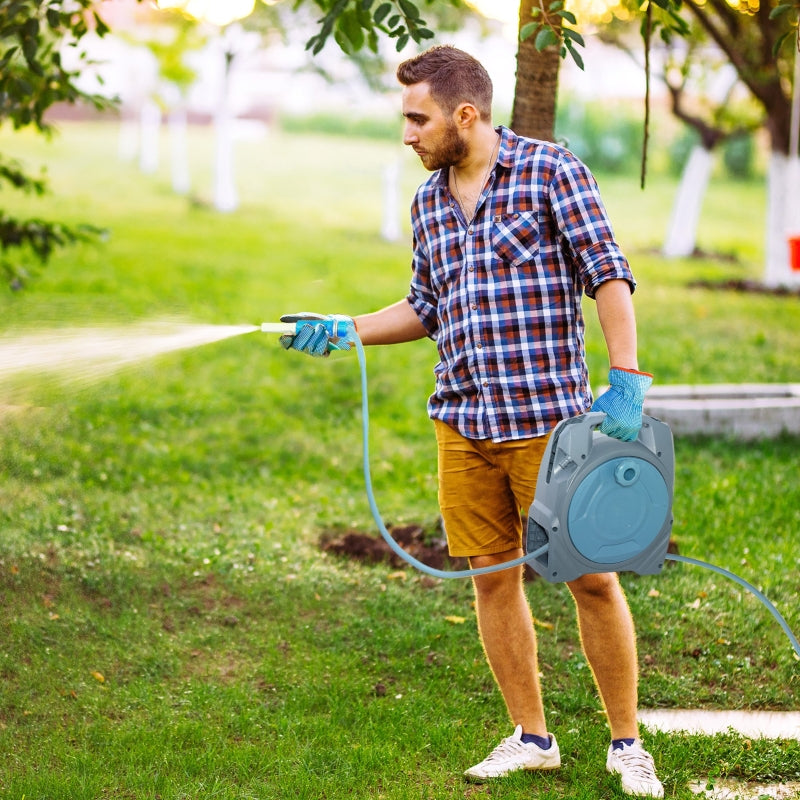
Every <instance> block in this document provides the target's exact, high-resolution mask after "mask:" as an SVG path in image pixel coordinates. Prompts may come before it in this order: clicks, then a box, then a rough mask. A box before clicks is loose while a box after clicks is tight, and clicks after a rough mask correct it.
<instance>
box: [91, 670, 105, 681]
mask: <svg viewBox="0 0 800 800" xmlns="http://www.w3.org/2000/svg"><path fill="white" fill-rule="evenodd" d="M91 675H92V677H93V678H94V679H95V680H96V681H97V682H98V683H105V682H106V678H105V675H103V673H102V672H98V671H97V670H92V672H91Z"/></svg>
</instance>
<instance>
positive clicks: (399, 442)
mask: <svg viewBox="0 0 800 800" xmlns="http://www.w3.org/2000/svg"><path fill="white" fill-rule="evenodd" d="M116 136H117V131H116V128H115V126H114V124H113V123H103V124H69V125H64V126H63V130H62V132H61V134H60V135H59V136H58V137H57V138H55V139H54V140H53V141H52V142H49V143H47V142H44V141H42V140H39V139H36V138H35V137H32V136H28V135H20V134H13V135H12V134H11V133H10V132H9V131H8V130H3V131H0V148H2V150H3V152H6V153H10V154H13V155H17V156H18V157H20V158H24V159H25V160H26V161H28V162H30V163H32V164H36V163H40V162H41V163H46V164H47V168H48V175H49V178H50V181H51V184H52V189H53V194H52V195H51V196H50V197H48V198H46V199H45V200H44V201H43V202H41V201H35V200H34V199H32V198H21V199H20V198H12V197H9V198H6V201H7V202H10V201H13V202H14V204H15V208H19V209H24V208H30V209H33V208H36V209H37V213H41V214H43V215H45V214H48V215H51V216H56V215H57V216H59V217H60V218H64V219H69V220H71V221H74V222H80V221H90V222H92V223H94V224H96V225H99V226H102V227H105V228H108V230H109V231H110V234H109V236H108V238H107V240H105V241H103V242H101V243H99V244H97V245H94V246H90V245H80V246H76V247H74V248H70V249H68V250H65V251H63V252H62V253H60V254H59V255H58V256H57V257H56V258H55V259H54V260H53V261H52V263H51V264H50V265H49V266H48V267H47V268H46V269H45V270H43V271H42V272H41V274H40V275H39V276H38V277H37V279H36V280H35V281H34V282H33V283H32V284H31V286H30V288H28V289H26V290H25V291H22V292H10V291H8V292H5V293H3V294H2V295H0V335H3V336H7V337H10V338H12V339H16V340H19V341H24V340H25V339H26V338H29V337H32V336H34V335H35V334H36V335H38V334H45V335H47V334H51V335H53V337H54V340H57V337H58V334H60V333H63V331H64V330H65V329H72V328H81V329H82V328H86V327H89V326H91V327H96V328H99V329H110V328H111V327H112V326H113V328H114V330H115V331H120V330H122V331H124V330H130V331H131V332H132V333H131V336H132V345H133V343H134V337H135V331H136V330H137V328H136V325H137V324H138V323H141V322H146V321H152V320H162V321H164V320H165V321H166V323H165V324H173V323H174V322H175V321H176V320H177V321H181V322H188V323H192V324H194V323H197V324H201V323H202V324H207V323H213V324H219V325H234V324H242V323H250V324H254V325H257V324H258V323H260V322H261V321H262V320H275V319H277V318H278V316H279V315H280V314H281V313H284V312H287V311H297V310H314V311H321V312H331V313H332V312H336V313H360V312H365V311H368V310H372V309H375V308H378V307H380V306H382V305H384V304H387V303H390V302H393V301H394V300H396V299H398V298H400V297H402V296H403V295H404V293H405V290H406V285H407V281H408V276H409V261H410V259H409V249H408V241H407V238H408V225H407V224H405V226H404V241H401V242H397V243H389V242H385V241H383V240H382V239H381V237H380V235H379V230H380V222H381V220H380V209H381V202H380V198H381V180H382V173H383V170H384V168H385V167H386V165H388V164H391V163H393V162H395V161H397V160H398V159H399V160H400V163H401V167H402V168H401V195H402V201H401V206H402V207H405V205H407V200H408V199H409V198H410V196H411V193H412V192H413V188H414V187H415V186H416V184H417V183H418V182H419V181H420V180H421V179H422V178H424V173H423V172H422V171H421V169H420V167H419V166H418V165H417V164H416V163H415V160H414V157H413V153H411V154H409V153H403V151H402V149H401V146H400V145H397V146H394V145H391V144H386V143H381V142H375V141H367V140H354V139H334V138H328V137H321V136H313V135H310V134H303V135H300V134H295V135H291V136H289V135H286V134H282V133H281V132H280V131H277V130H274V131H271V132H270V133H269V134H268V135H267V136H266V137H265V138H262V139H257V140H248V141H242V142H240V143H239V144H238V149H237V164H238V170H239V189H240V192H241V199H242V205H241V208H240V209H239V210H238V211H237V212H235V213H233V214H227V215H226V214H218V213H216V212H214V211H213V209H212V208H210V206H209V202H208V200H209V194H210V188H209V187H210V180H211V167H210V159H211V153H212V150H213V140H212V138H211V135H210V132H209V131H207V130H202V129H199V130H196V131H193V135H192V140H191V156H192V165H193V175H194V177H195V187H194V190H193V195H192V197H191V198H184V197H178V196H175V195H174V194H172V193H171V191H170V186H169V170H168V165H167V164H166V163H162V165H161V167H160V169H159V171H158V173H157V174H156V175H149V176H145V175H142V174H141V173H139V172H138V171H137V169H136V167H135V165H133V164H131V163H125V162H122V161H120V160H119V159H118V157H117V139H116ZM164 146H165V149H164V151H163V152H167V150H166V139H165V141H164ZM598 177H599V181H600V185H601V188H602V189H603V192H604V195H605V197H606V200H607V203H608V206H609V209H610V211H611V214H612V218H613V220H614V223H615V227H616V229H617V232H618V236H619V238H620V241H621V242H622V243H623V245H624V247H625V249H626V250H627V251H628V253H629V255H630V258H631V261H632V264H633V266H634V270H635V272H636V275H637V278H638V280H639V288H638V290H637V293H636V295H635V298H636V304H637V314H638V317H639V324H640V351H641V353H640V359H641V364H642V367H643V368H645V369H648V370H649V371H651V372H653V373H655V375H656V380H657V381H658V382H660V383H677V382H680V383H683V382H696V383H713V382H722V381H725V382H727V381H747V382H751V381H755V382H758V381H795V382H796V381H798V380H800V339H798V336H797V331H798V330H799V329H800V303H798V301H797V298H796V297H786V296H784V297H778V296H771V295H762V294H759V295H748V294H738V293H733V292H729V291H722V290H715V289H712V288H696V287H693V286H692V285H691V284H692V282H693V281H695V280H697V279H699V278H702V279H703V280H706V281H712V282H713V281H722V280H728V279H731V278H736V279H740V278H758V277H759V276H760V271H761V264H760V261H761V256H762V251H763V246H762V245H763V243H762V220H763V218H764V214H763V203H764V191H763V186H761V184H759V183H735V182H731V181H725V180H722V179H717V180H716V181H715V182H714V185H713V186H712V188H711V191H710V194H709V197H708V201H707V204H706V212H705V216H704V219H703V224H702V229H701V232H700V241H699V244H700V247H701V248H702V249H703V250H704V251H706V252H707V253H709V256H708V257H707V258H705V259H703V260H679V261H665V260H663V259H662V258H660V257H659V255H658V244H659V240H660V237H661V236H662V234H663V231H664V230H665V228H666V222H667V219H668V214H669V204H670V202H671V197H672V193H673V192H674V189H675V184H674V181H672V180H671V179H668V178H665V177H661V176H658V175H651V176H650V178H649V180H648V187H647V189H646V190H645V191H644V192H641V191H640V189H639V188H638V183H637V178H636V176H612V175H600V176H598ZM34 203H36V205H34ZM587 312H588V313H587V317H588V320H589V342H588V348H589V361H590V368H591V370H592V375H593V378H594V380H595V382H596V383H602V382H603V381H604V379H605V370H606V368H607V363H606V358H605V354H604V349H603V346H602V341H601V339H600V336H599V329H598V326H597V324H596V321H595V320H594V318H593V308H592V304H591V301H587ZM79 355H80V354H79V353H76V354H75V358H72V359H66V360H65V361H64V364H63V365H62V368H60V369H58V370H55V371H53V372H50V373H47V374H39V373H34V374H31V373H30V372H28V373H24V374H23V373H20V374H14V375H12V376H10V377H8V378H5V379H3V381H2V385H0V388H2V393H3V396H2V398H0V406H3V408H4V412H3V415H2V417H0V422H2V425H0V476H2V479H1V480H0V500H1V502H0V524H1V525H2V528H1V530H2V539H1V540H0V541H1V542H2V544H0V598H2V603H3V606H4V608H5V614H4V615H3V619H2V621H0V642H1V643H2V644H0V676H2V681H0V752H2V753H3V754H4V756H5V757H4V758H3V759H2V761H1V762H0V797H2V798H9V799H11V798H14V800H21V798H23V797H24V798H26V799H27V800H30V799H31V798H47V800H53V799H55V798H64V799H65V800H66V799H67V798H69V800H76V798H78V799H80V800H83V799H84V798H85V799H86V800H89V798H91V799H92V800H94V799H95V798H137V800H138V799H139V798H146V799H147V800H155V799H156V798H161V799H162V800H173V799H175V800H177V798H196V797H209V798H212V797H213V798H225V799H227V798H259V799H264V800H266V799H267V798H289V797H291V798H309V799H310V800H311V799H313V800H318V799H319V798H326V799H330V800H335V799H336V798H348V799H349V798H353V797H359V798H386V799H387V800H400V799H401V798H403V799H405V798H456V797H475V796H481V795H485V796H490V797H493V798H515V797H521V796H528V795H529V794H530V793H531V792H532V791H533V792H534V793H535V794H536V796H538V797H542V798H561V797H570V798H596V797H598V796H603V797H622V794H621V791H620V790H619V788H618V782H617V781H615V780H614V779H612V778H610V777H608V776H607V775H606V774H605V770H604V754H605V748H606V746H607V732H606V728H605V726H604V721H603V719H602V717H601V715H600V707H599V705H598V702H597V700H596V698H595V694H594V691H593V687H592V684H591V679H590V675H589V670H588V667H587V664H586V662H585V660H584V659H583V657H582V655H581V651H580V648H579V645H578V641H577V636H576V633H575V624H574V622H575V621H574V610H573V607H572V603H571V600H570V598H569V595H568V592H567V590H566V589H565V587H564V586H563V585H560V584H556V585H550V584H546V583H545V582H544V581H534V582H532V583H530V584H528V592H529V594H530V597H531V600H532V605H533V609H534V614H535V617H536V620H537V626H538V631H539V633H540V647H541V658H542V671H543V681H544V686H545V691H546V704H547V712H548V718H549V724H550V726H551V729H552V730H553V731H554V732H555V733H556V735H557V736H558V738H559V742H560V745H561V749H562V755H563V760H564V768H563V769H562V770H560V771H559V772H558V773H557V774H553V775H536V776H529V775H525V776H515V777H513V778H510V779H509V780H508V781H506V782H503V783H502V784H500V785H493V786H491V787H489V788H487V787H467V786H466V785H465V784H464V783H463V781H462V779H461V771H462V770H463V769H464V768H466V767H467V766H469V765H470V764H472V763H474V762H475V761H477V760H479V759H480V758H482V757H483V756H484V755H486V752H487V751H488V749H489V748H490V747H491V746H493V745H494V744H495V743H496V742H497V740H498V739H499V738H500V737H501V736H504V735H507V733H508V732H509V730H508V727H509V726H508V721H507V719H506V715H505V710H504V708H503V704H502V701H501V699H500V698H499V696H498V694H497V692H496V690H495V688H494V685H493V681H492V678H491V675H490V673H489V671H488V668H487V667H486V665H485V663H484V660H483V654H482V651H481V648H480V644H479V642H478V640H477V635H476V624H475V618H474V612H473V609H472V598H471V590H470V586H469V584H468V582H466V581H463V580H443V581H438V580H432V579H430V578H427V577H425V576H422V575H420V574H419V573H417V572H415V571H413V570H411V569H405V570H397V569H396V568H393V567H389V566H363V565H359V564H355V563H353V562H348V561H343V560H340V559H338V558H336V557H334V556H331V555H329V554H327V553H325V552H323V551H322V550H321V548H320V546H319V543H320V538H321V537H322V536H323V535H324V534H326V533H327V534H330V533H331V532H333V533H337V532H343V531H347V530H358V531H365V532H369V533H374V532H375V524H374V522H373V520H372V518H371V515H370V511H369V507H368V504H367V501H366V498H365V494H364V490H363V479H362V475H361V462H360V454H361V438H360V437H361V421H360V415H359V409H360V394H359V383H358V370H357V364H356V360H355V358H353V357H352V355H349V354H341V355H338V354H337V355H334V356H332V357H331V358H329V359H325V360H321V359H320V360H318V359H314V360H312V359H309V358H305V357H303V356H300V355H299V354H296V353H286V352H284V351H283V350H282V349H281V348H280V347H279V346H278V344H277V342H276V340H275V337H274V336H265V335H262V334H260V333H253V334H248V335H244V336H239V337H235V338H231V339H229V340H226V341H221V342H217V343H214V344H208V345H205V346H203V347H198V348H193V349H187V350H183V351H180V352H176V353H170V354H164V355H160V356H158V357H153V358H150V359H146V360H143V361H141V362H139V363H137V364H136V365H134V366H128V367H126V368H125V369H121V370H116V371H110V370H109V371H107V372H105V373H94V374H87V373H86V372H85V371H83V370H81V369H80V367H81V361H80V358H78V356H79ZM434 357H435V351H434V347H433V345H432V343H430V342H417V343H413V344H409V345H404V346H402V347H386V348H374V349H371V350H370V351H369V352H368V353H367V358H368V367H369V390H370V411H371V421H372V427H371V436H370V445H371V448H372V470H373V480H374V484H375V492H376V495H377V498H378V504H379V506H380V508H381V511H382V512H383V514H384V516H385V519H386V520H387V522H389V523H394V524H410V523H419V524H421V525H423V526H424V527H426V529H429V530H430V531H435V528H436V523H437V519H438V512H437V508H436V480H435V471H436V453H435V445H434V442H433V435H432V430H431V426H430V423H429V422H428V420H427V418H426V414H425V399H426V397H427V395H428V393H429V392H430V389H431V384H432V367H433V363H434ZM798 445H800V441H799V440H798V439H797V438H796V437H788V436H786V437H783V438H781V439H778V440H771V441H762V442H748V443H742V442H736V441H733V440H719V439H706V438H693V439H683V438H681V439H678V440H677V441H676V459H677V476H676V494H675V517H676V520H675V527H674V531H673V536H674V539H675V541H676V543H677V544H678V546H679V548H680V552H681V553H682V554H684V555H688V556H693V557H695V558H699V559H704V560H708V561H711V562H713V563H715V564H718V565H719V566H721V567H724V568H726V569H729V570H733V571H734V572H736V573H738V574H740V575H741V576H742V577H744V578H745V579H746V580H749V581H750V582H752V583H754V584H755V585H757V586H758V587H759V588H760V589H762V590H763V591H764V592H765V593H766V595H767V596H768V597H769V598H770V600H771V601H772V602H773V603H775V605H776V606H777V607H778V608H779V609H780V610H781V612H782V613H783V614H784V616H785V617H786V619H787V620H788V622H789V624H790V626H791V627H792V629H793V630H794V631H795V632H798V631H800V610H799V609H800V603H798V594H799V593H800V550H799V549H798V546H797V541H798V531H800V484H799V483H798V480H797V475H798V468H797V465H798V458H797V450H798ZM622 580H623V583H624V586H625V589H626V592H627V594H628V596H629V599H630V602H631V607H632V609H633V612H634V615H635V617H636V619H637V626H638V634H639V643H640V659H641V662H642V679H641V686H640V695H641V705H642V706H643V707H648V708H654V707H702V708H724V709H733V708H736V709H739V708H752V709H775V710H796V709H797V708H798V700H799V699H800V681H798V661H797V659H795V658H794V655H793V652H792V649H791V647H790V646H789V643H788V641H787V639H786V637H785V635H784V634H783V632H782V631H781V629H780V627H779V626H778V625H777V623H776V622H775V620H774V619H773V618H772V617H771V616H770V615H769V613H768V612H767V611H766V609H765V608H764V607H763V606H762V605H761V604H760V603H759V602H758V601H757V600H756V599H755V598H753V597H752V596H750V595H749V594H748V593H746V592H743V591H742V589H741V588H740V587H739V586H738V585H736V584H734V583H732V582H728V581H726V580H725V579H724V578H722V577H720V576H718V575H716V574H714V573H712V572H708V571H705V570H701V569H699V568H696V567H690V566H687V565H683V564H679V565H672V566H669V567H668V568H667V569H665V570H664V572H663V574H661V575H658V576H650V577H638V576H635V575H624V576H623V578H622ZM644 736H645V741H646V744H647V746H648V748H650V749H651V751H652V752H653V753H654V755H655V758H656V762H657V764H658V765H659V772H660V775H661V776H662V779H663V780H664V783H665V786H666V789H667V795H668V796H669V797H676V798H688V797H690V796H692V795H691V793H690V792H689V790H688V788H687V784H688V782H689V781H690V780H693V779H696V778H704V777H705V776H708V775H709V774H713V775H716V776H719V777H725V776H732V777H739V778H746V779H752V780H773V781H774V780H798V779H800V743H798V742H796V741H764V740H756V739H753V740H749V739H746V738H744V737H739V736H735V735H725V736H717V737H698V736H674V735H669V736H668V735H666V734H651V733H647V732H645V734H644Z"/></svg>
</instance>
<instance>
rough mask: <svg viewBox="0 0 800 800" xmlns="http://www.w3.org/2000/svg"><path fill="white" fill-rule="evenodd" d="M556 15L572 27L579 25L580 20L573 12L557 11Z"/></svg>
mask: <svg viewBox="0 0 800 800" xmlns="http://www.w3.org/2000/svg"><path fill="white" fill-rule="evenodd" d="M556 14H557V15H558V16H559V17H561V19H565V20H566V21H567V22H569V23H570V24H571V25H577V24H578V18H577V17H576V16H575V15H574V14H573V13H572V12H571V11H557V12H556Z"/></svg>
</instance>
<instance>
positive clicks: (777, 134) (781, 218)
mask: <svg viewBox="0 0 800 800" xmlns="http://www.w3.org/2000/svg"><path fill="white" fill-rule="evenodd" d="M686 7H687V8H688V10H689V12H690V13H691V14H692V15H693V17H694V19H695V20H696V21H697V23H698V24H699V25H700V26H701V27H702V28H703V29H704V30H705V31H706V32H707V34H708V36H709V37H710V38H711V39H712V40H713V41H714V42H715V43H716V45H717V46H718V47H719V48H720V50H721V51H722V52H723V53H725V55H726V56H727V57H728V59H729V60H730V63H731V64H732V65H733V67H734V68H735V69H736V72H737V74H738V75H739V78H740V79H741V81H742V82H743V83H744V84H745V85H746V86H747V88H748V89H749V90H750V93H751V94H752V95H753V97H754V98H755V99H756V100H757V101H758V103H759V104H760V105H761V106H762V107H763V109H764V112H765V115H766V127H767V131H768V132H769V137H770V149H771V152H770V165H769V176H768V200H767V241H766V265H765V278H764V279H765V282H766V283H767V284H770V285H777V284H782V283H787V282H792V280H793V279H795V280H796V279H797V278H798V276H797V275H796V274H795V275H792V274H791V273H790V269H789V245H788V240H787V235H788V233H790V232H791V231H792V228H793V227H794V226H798V227H797V228H796V229H795V230H794V234H795V235H800V219H798V212H797V206H798V204H800V190H798V183H800V165H799V164H798V158H797V147H798V142H797V137H798V132H797V130H796V128H794V126H793V125H792V124H791V116H792V100H791V97H792V87H793V86H794V91H795V93H796V92H798V86H797V83H798V74H800V70H798V69H795V70H794V78H793V77H792V71H793V67H795V66H796V64H797V61H798V59H800V53H798V49H799V48H800V28H799V27H798V17H800V3H793V4H790V3H781V2H777V1H776V0H772V2H761V3H760V2H758V1H757V0H747V2H744V3H742V4H740V5H739V6H738V7H736V8H734V7H733V6H731V5H728V3H726V2H724V0H710V1H709V2H708V3H705V2H698V0H686ZM792 45H794V46H792ZM792 136H794V141H792Z"/></svg>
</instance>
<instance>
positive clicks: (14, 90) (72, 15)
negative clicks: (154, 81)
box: [0, 0, 108, 288]
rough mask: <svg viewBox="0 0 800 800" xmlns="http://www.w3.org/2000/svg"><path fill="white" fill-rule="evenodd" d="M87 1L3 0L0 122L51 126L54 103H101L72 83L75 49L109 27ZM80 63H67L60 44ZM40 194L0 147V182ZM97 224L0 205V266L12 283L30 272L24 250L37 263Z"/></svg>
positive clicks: (80, 57)
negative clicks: (29, 214)
mask: <svg viewBox="0 0 800 800" xmlns="http://www.w3.org/2000/svg"><path fill="white" fill-rule="evenodd" d="M93 5H94V4H93V3H92V1H91V0H46V1H45V2H41V0H0V42H2V50H0V124H1V123H2V122H4V121H5V120H8V121H9V122H10V123H11V125H12V126H13V127H14V129H15V130H18V129H20V128H25V127H30V126H33V127H34V128H36V129H37V130H38V131H40V132H41V133H43V134H45V135H48V134H50V133H51V132H52V127H51V125H50V124H49V123H48V122H47V121H46V119H45V113H46V111H47V109H48V108H50V107H51V106H52V105H53V104H55V103H60V102H67V103H75V102H77V101H78V100H82V101H86V102H88V103H91V104H92V105H94V106H95V107H96V108H99V109H100V108H106V107H107V106H108V101H107V100H106V99H104V98H103V97H101V96H99V95H95V94H87V93H86V92H84V91H82V90H81V89H80V88H79V87H78V86H77V83H76V80H77V78H78V76H79V74H80V71H81V67H82V66H84V65H85V64H86V55H85V53H82V52H81V51H80V50H79V45H80V43H81V40H82V39H83V38H84V37H85V36H86V35H87V34H89V33H90V32H93V33H95V34H97V35H98V36H104V35H105V34H106V33H108V27H107V26H106V25H105V23H104V22H103V21H102V19H101V18H100V17H99V16H98V15H97V13H96V11H94V10H93V8H92V6H93ZM66 49H68V50H71V51H72V52H73V53H74V55H75V60H76V62H77V64H76V65H75V66H72V67H70V66H67V64H66V63H65V62H66V59H65V58H64V52H65V50H66ZM4 183H5V184H7V185H9V186H10V187H11V188H12V189H13V190H16V191H22V192H27V193H34V194H38V195H41V194H43V193H44V192H46V191H47V185H46V182H45V181H44V180H42V179H41V178H34V177H31V175H30V174H28V172H26V170H25V168H24V167H23V166H22V165H21V164H19V163H18V162H16V161H14V160H11V159H8V158H6V157H4V156H3V155H2V154H0V186H2V184H4ZM99 232H100V231H99V230H98V228H96V227H95V226H93V225H89V224H87V225H75V226H70V225H65V224H63V223H60V222H53V221H50V220H43V219H39V218H32V219H20V218H18V217H16V216H14V215H12V214H9V213H8V212H6V211H3V210H0V271H2V273H3V275H4V276H5V278H6V279H7V280H8V282H9V283H10V284H11V286H12V287H15V288H19V287H21V286H22V285H23V284H24V283H25V281H26V280H27V279H28V277H29V275H30V273H29V270H28V269H26V268H25V266H23V256H29V255H30V254H32V255H33V256H34V257H35V258H36V259H38V260H39V261H40V262H41V263H44V262H46V261H47V260H48V258H49V257H50V256H51V255H52V253H53V250H54V249H55V248H57V247H60V246H62V245H65V244H69V243H71V242H75V241H78V240H80V239H85V238H87V237H88V238H90V237H92V236H94V235H96V234H98V233H99Z"/></svg>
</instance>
